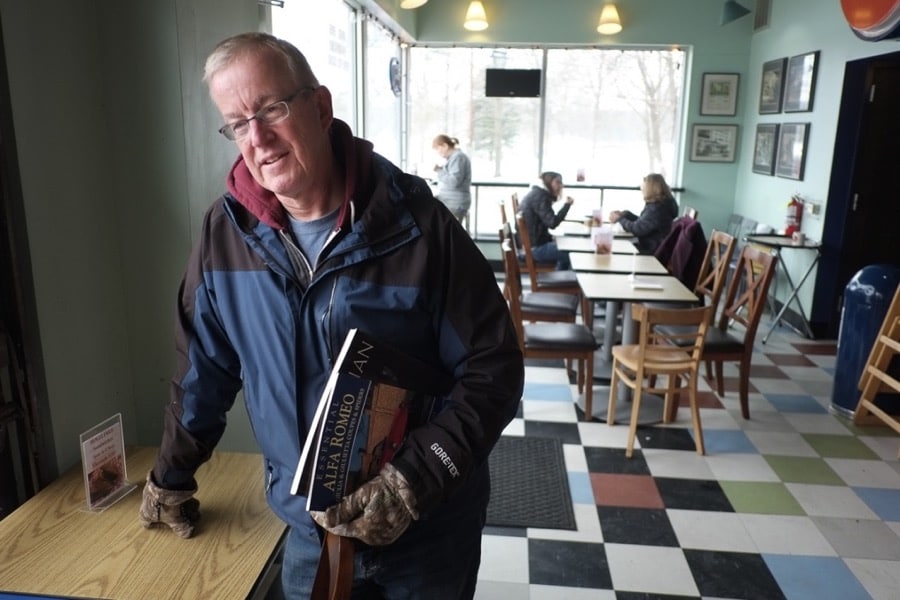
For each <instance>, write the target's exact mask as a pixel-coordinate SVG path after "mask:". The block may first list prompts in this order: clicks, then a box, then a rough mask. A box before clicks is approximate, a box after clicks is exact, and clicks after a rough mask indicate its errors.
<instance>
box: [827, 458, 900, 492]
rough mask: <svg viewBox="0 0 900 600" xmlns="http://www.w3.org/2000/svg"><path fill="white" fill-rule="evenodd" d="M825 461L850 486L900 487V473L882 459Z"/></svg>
mask: <svg viewBox="0 0 900 600" xmlns="http://www.w3.org/2000/svg"><path fill="white" fill-rule="evenodd" d="M825 462H827V463H828V465H829V466H830V467H831V468H832V469H834V472H835V473H837V474H838V475H839V476H840V478H841V479H843V480H844V481H845V482H847V485H849V486H855V487H873V488H887V489H893V490H896V489H900V473H898V472H897V471H895V470H894V469H892V468H891V467H890V466H889V465H888V464H887V463H885V462H882V461H880V460H852V459H846V458H826V459H825Z"/></svg>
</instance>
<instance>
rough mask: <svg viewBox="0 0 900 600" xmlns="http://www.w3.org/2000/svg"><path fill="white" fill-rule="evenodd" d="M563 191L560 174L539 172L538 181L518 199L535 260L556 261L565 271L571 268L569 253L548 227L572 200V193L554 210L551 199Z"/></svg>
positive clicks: (559, 218) (559, 219)
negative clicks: (561, 247) (561, 250)
mask: <svg viewBox="0 0 900 600" xmlns="http://www.w3.org/2000/svg"><path fill="white" fill-rule="evenodd" d="M562 191H563V182H562V175H560V174H559V173H556V172H554V171H546V172H544V173H541V179H540V182H539V183H538V184H536V185H533V186H531V189H530V190H528V193H527V194H525V196H524V197H523V198H522V200H521V201H520V202H519V212H520V213H521V214H522V217H523V218H524V219H525V226H526V227H528V238H529V239H530V240H531V254H532V255H533V256H534V260H536V261H538V262H555V263H556V268H557V269H558V270H560V271H565V270H568V269H571V268H572V263H571V262H570V261H569V254H568V252H560V250H559V248H557V247H556V242H555V241H554V240H553V236H552V235H550V231H549V230H550V229H553V228H554V227H558V226H559V224H560V223H562V222H563V219H565V218H566V215H567V214H568V213H569V208H570V207H571V206H572V202H574V200H573V199H572V198H571V197H567V198H566V202H565V204H563V205H562V206H561V207H560V208H559V212H553V203H554V202H556V201H557V200H559V199H560V198H561V197H562Z"/></svg>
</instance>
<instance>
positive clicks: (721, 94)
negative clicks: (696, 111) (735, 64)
mask: <svg viewBox="0 0 900 600" xmlns="http://www.w3.org/2000/svg"><path fill="white" fill-rule="evenodd" d="M740 79H741V76H740V75H738V74H737V73H704V74H703V91H702V94H701V96H700V114H701V115H711V116H722V117H733V116H734V115H736V114H737V95H738V83H739V82H740Z"/></svg>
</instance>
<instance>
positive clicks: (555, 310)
mask: <svg viewBox="0 0 900 600" xmlns="http://www.w3.org/2000/svg"><path fill="white" fill-rule="evenodd" d="M508 226H509V223H507V224H506V226H505V227H501V228H500V247H501V248H504V246H505V245H508V246H509V247H510V248H512V249H513V250H514V246H513V244H512V240H511V239H510V237H509V233H508V231H507V228H508ZM515 262H516V264H515V272H514V273H511V274H509V275H507V276H506V277H505V280H504V284H503V295H504V296H505V297H506V299H507V301H509V300H510V298H509V295H510V294H512V293H513V290H512V288H511V286H510V279H511V278H512V279H514V280H515V281H518V282H519V285H518V289H519V305H520V306H521V311H522V320H524V321H551V322H557V323H574V322H575V319H576V317H577V315H578V301H579V298H578V296H576V295H574V294H563V293H559V292H522V291H521V290H522V285H521V283H522V271H521V268H520V264H519V261H518V260H517V261H515Z"/></svg>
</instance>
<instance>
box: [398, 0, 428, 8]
mask: <svg viewBox="0 0 900 600" xmlns="http://www.w3.org/2000/svg"><path fill="white" fill-rule="evenodd" d="M426 2H428V0H400V8H406V9H412V8H419V7H420V6H422V5H423V4H425V3H426Z"/></svg>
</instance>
